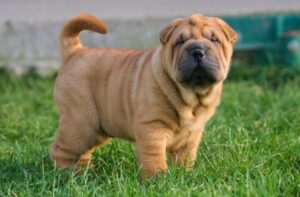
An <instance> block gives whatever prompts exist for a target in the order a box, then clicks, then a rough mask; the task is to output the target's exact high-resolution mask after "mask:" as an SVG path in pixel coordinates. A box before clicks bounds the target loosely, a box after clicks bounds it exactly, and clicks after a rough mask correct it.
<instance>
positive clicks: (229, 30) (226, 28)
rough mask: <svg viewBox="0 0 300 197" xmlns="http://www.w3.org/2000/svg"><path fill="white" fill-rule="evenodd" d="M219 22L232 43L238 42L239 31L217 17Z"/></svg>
mask: <svg viewBox="0 0 300 197" xmlns="http://www.w3.org/2000/svg"><path fill="white" fill-rule="evenodd" d="M215 19H216V21H217V23H218V24H219V25H220V26H221V29H222V31H223V32H224V34H225V36H226V37H227V39H228V40H229V42H231V43H232V44H234V43H236V41H237V39H238V38H237V33H236V32H235V31H234V30H233V29H232V28H231V27H230V26H229V25H228V24H227V23H226V22H225V21H223V20H222V19H220V18H215Z"/></svg>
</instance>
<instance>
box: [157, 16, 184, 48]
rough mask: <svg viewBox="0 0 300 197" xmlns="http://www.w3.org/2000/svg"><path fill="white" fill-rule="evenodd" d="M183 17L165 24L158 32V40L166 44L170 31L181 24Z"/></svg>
mask: <svg viewBox="0 0 300 197" xmlns="http://www.w3.org/2000/svg"><path fill="white" fill-rule="evenodd" d="M182 21H183V19H176V20H174V21H172V22H171V23H170V24H169V25H167V26H166V27H165V28H164V29H163V30H162V31H161V32H160V42H161V43H162V44H166V43H167V42H168V41H169V39H170V38H171V35H172V33H173V32H174V30H175V29H176V28H177V27H178V25H179V24H181V23H182Z"/></svg>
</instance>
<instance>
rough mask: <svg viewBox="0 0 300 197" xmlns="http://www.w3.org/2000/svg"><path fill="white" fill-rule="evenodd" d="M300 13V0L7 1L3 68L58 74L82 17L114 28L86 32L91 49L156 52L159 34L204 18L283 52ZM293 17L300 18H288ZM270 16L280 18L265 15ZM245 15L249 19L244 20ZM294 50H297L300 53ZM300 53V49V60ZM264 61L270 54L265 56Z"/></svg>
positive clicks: (255, 44)
mask: <svg viewBox="0 0 300 197" xmlns="http://www.w3.org/2000/svg"><path fill="white" fill-rule="evenodd" d="M297 11H298V12H297ZM299 11H300V1H299V0H286V1H283V0H251V1H239V0H210V1H204V0H185V1H181V0H159V1H153V0H139V1H138V0H120V1H117V0H110V1H105V0H98V1H84V2H82V1H79V0H73V1H61V0H51V1H48V0H26V1H23V0H6V1H5V0H2V1H1V3H0V67H1V68H5V69H8V70H10V71H13V72H14V73H16V74H23V73H26V72H28V71H32V70H34V71H36V72H37V73H39V74H41V75H47V74H49V73H51V72H52V71H56V70H57V69H58V68H59V58H60V57H59V53H58V36H59V32H60V30H61V28H62V26H63V23H64V22H65V21H66V20H68V19H70V18H71V17H73V16H75V15H77V14H79V13H81V12H89V13H91V14H93V15H95V16H97V17H99V18H100V19H102V20H104V21H105V22H106V23H107V24H108V26H109V33H108V34H107V35H105V36H103V35H94V33H90V32H84V33H83V35H82V37H83V42H84V43H85V44H86V45H88V46H91V47H118V48H119V47H121V48H139V49H144V48H149V47H153V46H156V45H157V44H158V43H159V39H158V35H159V32H160V30H161V29H162V28H163V27H164V26H165V25H166V24H168V22H170V21H171V20H173V19H175V18H178V17H186V16H189V15H191V14H193V13H202V14H205V15H214V16H223V17H224V18H225V20H226V21H227V22H229V23H230V25H232V26H233V27H234V28H235V29H236V31H238V33H239V43H238V45H237V46H236V48H237V49H246V50H253V49H265V48H268V49H270V48H271V49H274V48H277V46H275V45H277V44H278V43H277V42H278V41H279V37H280V36H282V33H284V32H286V31H295V30H296V29H297V28H296V27H297V26H298V28H299V26H300V14H298V13H299ZM280 13H285V14H284V15H283V16H282V15H280ZM292 13H293V14H294V15H295V17H294V18H293V17H292V18H291V19H286V18H287V17H289V16H290V15H291V14H292ZM266 14H267V15H274V14H275V16H264V15H266ZM244 15H249V16H246V17H244V18H243V17H241V16H244ZM261 15H263V16H261ZM291 20H292V22H291ZM285 21H288V22H287V24H286V22H285ZM291 25H292V27H290V26H291ZM286 26H289V27H290V28H289V27H286ZM286 28H288V29H286ZM298 38H299V35H298ZM264 42H265V43H264ZM295 44H296V45H297V44H299V43H294V45H295ZM294 45H292V46H291V47H292V48H293V49H295V47H296V48H297V46H294ZM268 51H270V50H268ZM299 53H300V52H299V50H298V56H299ZM260 54H261V53H260ZM273 54H274V53H272V54H271V56H272V55H273ZM247 56H249V53H247ZM263 56H266V55H265V54H264V53H263ZM275 56H276V54H275ZM242 57H243V56H242ZM266 58H267V60H268V63H269V62H270V61H275V63H277V62H276V61H277V60H273V59H274V58H272V57H271V58H270V55H268V54H267V57H262V59H266ZM289 58H290V57H288V59H289ZM299 59H300V58H299ZM299 62H300V60H299ZM271 63H273V62H271ZM263 64H265V62H263Z"/></svg>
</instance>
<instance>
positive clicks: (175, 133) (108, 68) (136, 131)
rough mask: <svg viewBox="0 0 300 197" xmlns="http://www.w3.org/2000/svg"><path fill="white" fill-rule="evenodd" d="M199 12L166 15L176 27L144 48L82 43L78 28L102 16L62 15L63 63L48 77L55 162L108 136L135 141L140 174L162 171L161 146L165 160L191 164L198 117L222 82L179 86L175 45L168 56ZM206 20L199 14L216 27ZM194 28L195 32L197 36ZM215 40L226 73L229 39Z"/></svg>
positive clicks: (79, 157) (84, 154)
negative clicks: (55, 116) (54, 110)
mask: <svg viewBox="0 0 300 197" xmlns="http://www.w3.org/2000/svg"><path fill="white" fill-rule="evenodd" d="M202 18H203V16H201V17H200V15H194V16H192V19H190V20H192V23H193V24H190V23H189V22H188V21H189V18H187V19H180V20H177V21H175V22H173V23H171V26H174V25H175V26H176V27H173V28H172V27H170V26H169V27H168V28H167V29H165V30H164V31H162V33H161V40H162V43H163V44H162V45H160V46H159V47H157V48H155V49H151V50H148V51H137V50H125V49H124V50H122V49H89V48H83V47H82V46H81V44H80V41H79V32H80V31H81V30H84V29H88V30H93V31H97V32H99V33H105V32H106V29H107V28H106V26H105V24H103V23H102V22H101V21H99V20H96V19H95V17H93V16H90V15H86V14H85V15H80V16H77V17H75V18H74V19H72V20H71V21H70V22H69V23H67V25H66V26H65V28H64V29H63V32H62V34H61V35H62V36H61V51H62V58H63V63H64V64H63V66H62V68H61V70H60V72H59V75H58V77H57V79H56V82H55V100H56V103H57V106H58V109H59V113H60V120H59V128H58V132H57V136H56V140H55V142H54V144H53V145H52V147H51V149H50V155H51V158H52V159H53V160H55V162H56V165H57V166H58V167H61V168H64V167H72V166H73V167H74V166H76V165H77V167H78V166H82V165H87V164H89V163H90V160H91V153H92V152H93V150H94V149H95V148H96V147H97V146H99V145H103V144H104V143H106V142H107V141H109V140H110V139H111V138H112V137H118V138H125V139H128V140H131V141H133V142H135V145H136V154H137V160H138V163H139V165H140V166H141V167H142V171H141V175H142V177H148V176H153V175H154V174H155V173H156V172H158V171H162V172H164V171H165V170H166V168H167V165H166V160H167V152H168V153H169V155H170V161H176V162H177V163H178V164H179V165H183V164H185V165H186V166H187V167H188V168H191V167H192V166H193V164H194V161H195V159H196V153H197V148H198V145H199V142H200V139H201V136H202V133H203V130H204V127H205V124H206V122H207V121H208V120H209V119H210V118H211V116H212V115H213V114H214V112H215V108H216V107H217V105H218V104H219V102H220V97H221V91H222V82H220V83H217V84H215V85H213V86H211V87H207V88H202V89H196V90H194V89H187V88H184V87H181V85H180V84H179V83H177V82H176V81H174V79H173V74H174V73H173V71H172V68H174V66H175V65H174V64H176V60H175V59H176V57H175V56H176V54H177V55H178V53H180V50H178V51H176V53H174V56H172V55H170V54H171V53H170V51H171V50H172V43H173V42H174V40H172V38H174V39H175V37H176V31H181V30H182V29H187V30H186V31H187V32H191V31H192V30H191V29H189V28H188V27H190V26H191V25H193V26H194V27H195V25H196V24H198V23H201V20H204V19H202ZM197 20H199V21H197ZM210 20H212V19H209V20H207V19H205V22H208V23H213V24H212V25H213V26H216V28H217V31H221V30H220V28H222V27H220V26H218V25H217V24H214V22H213V21H210ZM201 24H202V23H201ZM197 28H198V29H199V32H201V31H202V30H201V28H202V26H199V27H197ZM170 31H172V32H170ZM225 31H226V30H225ZM199 32H198V34H197V36H198V38H196V39H201V38H202V35H200V34H199ZM165 34H167V36H165ZM222 43H223V45H224V47H223V48H224V49H221V48H218V49H216V50H217V51H216V53H221V52H222V50H226V52H224V54H229V55H228V56H227V57H223V60H222V61H224V65H223V66H224V68H223V69H224V73H225V74H226V75H227V72H228V70H229V64H230V58H231V53H232V44H231V43H230V42H229V40H226V41H225V40H224V41H222ZM218 50H219V51H218ZM221 59H222V58H221ZM225 74H224V76H225ZM224 79H225V78H224Z"/></svg>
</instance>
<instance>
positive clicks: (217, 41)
mask: <svg viewBox="0 0 300 197" xmlns="http://www.w3.org/2000/svg"><path fill="white" fill-rule="evenodd" d="M210 40H211V41H212V42H216V43H220V40H219V39H218V38H217V36H216V35H215V34H212V35H211V38H210Z"/></svg>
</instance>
